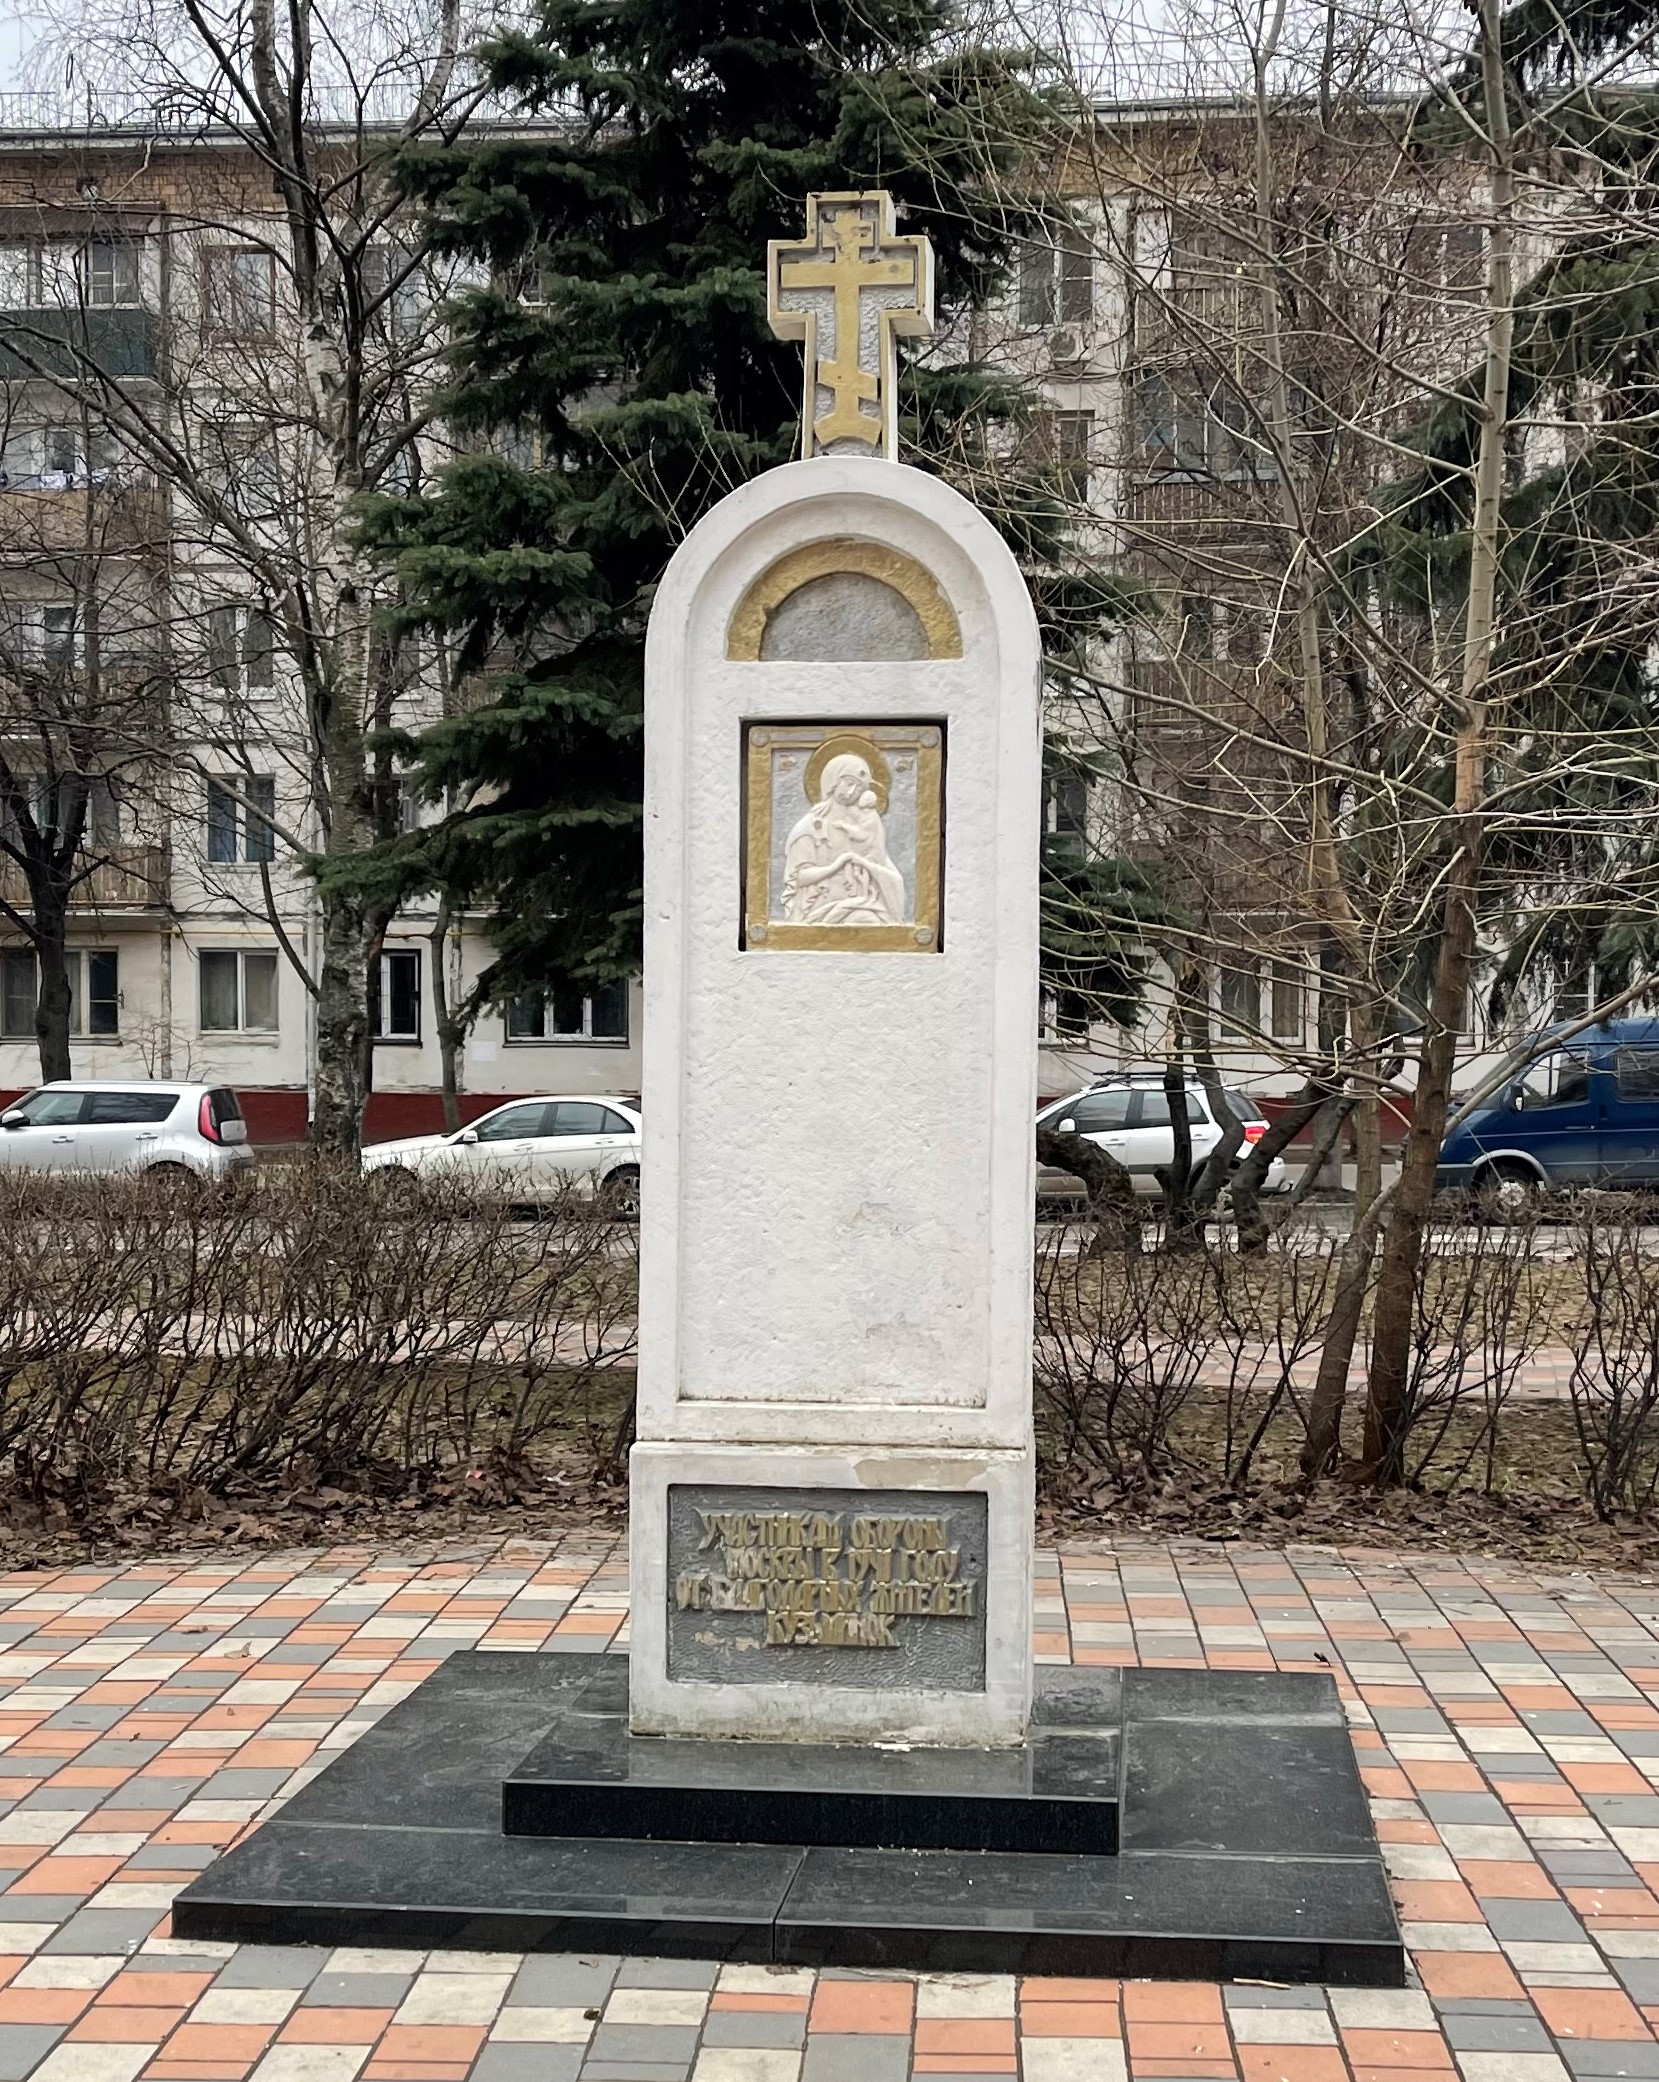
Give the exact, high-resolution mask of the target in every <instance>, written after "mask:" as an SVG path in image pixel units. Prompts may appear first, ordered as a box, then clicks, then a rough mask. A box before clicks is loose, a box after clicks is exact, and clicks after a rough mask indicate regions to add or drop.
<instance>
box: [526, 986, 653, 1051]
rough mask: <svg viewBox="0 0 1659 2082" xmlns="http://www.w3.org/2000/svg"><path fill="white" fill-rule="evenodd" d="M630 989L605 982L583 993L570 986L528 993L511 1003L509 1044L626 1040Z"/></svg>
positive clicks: (529, 991) (528, 991)
mask: <svg viewBox="0 0 1659 2082" xmlns="http://www.w3.org/2000/svg"><path fill="white" fill-rule="evenodd" d="M627 1038H628V986H627V985H626V984H625V983H602V984H600V986H599V988H598V989H597V990H595V991H593V992H591V993H587V994H584V993H583V992H582V991H580V990H576V989H574V988H572V987H570V986H568V985H555V986H554V988H553V989H552V990H527V991H525V992H523V993H522V994H521V995H520V996H518V997H516V998H513V999H511V1000H510V1001H509V1003H508V1006H507V1039H508V1040H509V1041H626V1040H627Z"/></svg>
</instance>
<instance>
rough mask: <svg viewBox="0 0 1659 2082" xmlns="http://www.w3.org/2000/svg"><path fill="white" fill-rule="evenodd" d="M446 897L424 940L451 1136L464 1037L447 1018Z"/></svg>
mask: <svg viewBox="0 0 1659 2082" xmlns="http://www.w3.org/2000/svg"><path fill="white" fill-rule="evenodd" d="M450 920H451V912H450V907H449V898H448V897H447V896H444V895H440V896H439V898H438V915H437V917H436V918H435V919H434V920H433V922H432V932H431V935H430V937H429V939H428V941H427V944H428V946H429V947H430V948H431V949H432V1024H433V1025H434V1026H435V1027H436V1029H437V1033H438V1075H439V1079H440V1081H441V1083H442V1087H443V1101H444V1127H445V1128H446V1129H447V1130H448V1132H449V1133H450V1134H451V1135H453V1134H454V1133H455V1132H456V1130H457V1129H458V1128H459V1127H460V1125H461V1087H460V1055H461V1048H462V1045H463V1044H464V1042H465V1041H466V1037H467V1030H466V1024H465V1022H464V1021H461V1020H457V1019H454V1018H452V1017H451V1013H450V1004H449V977H448V975H447V974H446V973H445V968H444V943H445V941H446V940H447V939H448V938H449V927H450Z"/></svg>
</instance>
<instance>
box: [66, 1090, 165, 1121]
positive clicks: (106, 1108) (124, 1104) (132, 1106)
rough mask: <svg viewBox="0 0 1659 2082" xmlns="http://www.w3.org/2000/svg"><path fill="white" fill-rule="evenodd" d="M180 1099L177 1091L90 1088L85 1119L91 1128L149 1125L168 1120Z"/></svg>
mask: <svg viewBox="0 0 1659 2082" xmlns="http://www.w3.org/2000/svg"><path fill="white" fill-rule="evenodd" d="M178 1103H179V1095H178V1093H177V1092H90V1093H89V1094H88V1095H87V1102H86V1113H85V1115H84V1116H83V1121H84V1125H85V1126H87V1127H89V1128H96V1127H105V1128H113V1127H130V1126H132V1125H134V1124H135V1123H141V1124H144V1125H148V1124H149V1123H151V1122H153V1121H164V1120H166V1118H167V1116H168V1115H169V1114H170V1113H171V1112H172V1111H173V1108H174V1107H175V1106H177V1104H178Z"/></svg>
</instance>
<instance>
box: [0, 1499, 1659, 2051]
mask: <svg viewBox="0 0 1659 2082" xmlns="http://www.w3.org/2000/svg"><path fill="white" fill-rule="evenodd" d="M1038 1626H1039V1631H1038V1636H1037V1652H1038V1654H1039V1656H1040V1657H1041V1658H1043V1659H1044V1660H1047V1661H1051V1662H1066V1661H1076V1662H1079V1663H1134V1662H1142V1663H1159V1664H1163V1665H1166V1666H1177V1665H1199V1664H1208V1665H1210V1666H1213V1667H1216V1668H1236V1669H1274V1668H1277V1669H1287V1670H1294V1669H1308V1668H1319V1667H1328V1668H1329V1669H1330V1670H1331V1671H1332V1672H1333V1673H1334V1674H1335V1676H1336V1678H1337V1681H1338V1683H1339V1685H1340V1686H1341V1689H1342V1692H1343V1696H1344V1698H1345V1700H1346V1702H1347V1706H1348V1712H1349V1716H1350V1720H1351V1723H1352V1728H1353V1735H1354V1740H1355V1742H1356V1744H1357V1745H1358V1749H1359V1753H1360V1760H1361V1764H1362V1767H1363V1770H1364V1775H1365V1779H1366V1783H1367V1786H1368V1788H1369V1791H1370V1795H1371V1799H1372V1804H1373V1808H1374V1811H1375V1814H1376V1820H1377V1829H1378V1834H1379V1835H1380V1837H1381V1839H1382V1842H1383V1846H1384V1850H1385V1853H1386V1856H1387V1860H1388V1864H1389V1868H1390V1871H1391V1873H1392V1875H1393V1881H1394V1887H1395V1891H1396V1894H1397V1896H1398V1899H1399V1904H1400V1912H1401V1916H1402V1918H1403V1921H1404V1926H1405V1933H1406V1939H1407V1943H1408V1945H1409V1948H1410V1952H1411V1958H1412V1966H1413V1977H1412V1985H1411V1987H1409V1988H1407V1989H1404V1990H1399V1991H1364V1990H1341V1989H1335V1990H1327V1989H1323V1988H1294V1987H1278V1986H1266V1985H1260V1984H1254V1985H1231V1986H1225V1987H1224V1986H1219V1985H1212V1984H1207V1983H1191V1982H1154V1981H1130V1982H1126V1983H1122V1984H1120V1983H1118V1982H1115V1981H1106V1980H1054V1979H1034V1978H1033V1979H1025V1980H1022V1981H1015V1980H1014V1979H1012V1978H1009V1977H1002V1976H982V1975H977V1976H968V1975H922V1976H915V1977H913V1976H906V1975H894V1974H888V1975H857V1974H833V1973H822V1974H815V1973H812V1972H810V1971H803V1970H799V1969H776V1968H767V1967H732V1966H717V1965H715V1964H713V1963H712V1962H711V1963H702V1962H698V1961H694V1960H693V1961H684V1960H674V1961H657V1960H647V1959H627V1958H611V1957H605V1958H600V1957H594V1956H582V1955H568V1956H566V1955H541V1956H534V1957H530V1958H519V1957H510V1956H506V1955H500V1954H494V1953H463V1952H442V1951H439V1952H403V1951H398V1952H393V1951H369V1950H359V1949H353V1948H346V1949H342V1950H335V1951H325V1950H320V1949H315V1950H312V1949H299V1948H294V1949H287V1948H278V1947H265V1946H255V1945H243V1946H230V1945H223V1946H215V1945H195V1944H184V1943H180V1942H177V1941H175V1940H174V1939H172V1938H171V1937H170V1936H169V1935H168V1929H169V1923H168V1917H169V1904H170V1902H171V1900H172V1897H173V1895H174V1894H175V1893H176V1892H177V1891H178V1889H179V1888H181V1887H183V1886H184V1885H186V1884H187V1883H188V1881H189V1880H190V1879H191V1878H192V1876H193V1875H194V1874H195V1873H196V1872H198V1871H199V1870H200V1869H201V1868H202V1867H203V1866H204V1865H206V1864H207V1863H209V1862H210V1861H211V1860H212V1859H213V1858H214V1857H215V1856H217V1854H218V1853H219V1851H220V1850H221V1849H223V1848H224V1846H226V1845H227V1844H229V1843H231V1842H232V1841H234V1840H235V1839H236V1837H238V1836H239V1835H240V1834H242V1833H243V1832H245V1831H246V1830H247V1829H248V1828H250V1827H251V1826H253V1825H254V1824H255V1823H257V1821H258V1820H259V1819H260V1818H261V1817H262V1816H264V1815H266V1814H268V1813H270V1812H271V1810H272V1809H273V1807H275V1806H276V1805H278V1804H280V1802H281V1801H282V1800H283V1799H284V1798H286V1797H287V1795H289V1794H290V1793H292V1792H293V1791H294V1790H295V1789H296V1788H297V1787H298V1786H300V1785H302V1784H304V1783H305V1781H306V1779H307V1778H308V1777H310V1776H312V1775H314V1774H315V1773H316V1772H317V1771H318V1770H319V1769H321V1768H322V1767H323V1766H324V1765H325V1764H326V1763H327V1762H328V1761H329V1759H330V1758H331V1757H332V1756H334V1755H335V1754H337V1753H338V1752H339V1750H341V1749H342V1748H343V1747H344V1746H345V1745H346V1744H348V1743H350V1742H351V1741H353V1740H354V1739H355V1737H356V1736H357V1735H359V1734H361V1732H362V1731H363V1729H364V1728H366V1727H368V1726H369V1725H370V1724H371V1723H372V1722H373V1721H374V1719H375V1718H376V1717H377V1716H378V1715H379V1714H381V1713H383V1712H385V1711H386V1709H387V1708H388V1707H390V1706H391V1705H392V1704H394V1703H395V1702H396V1701H397V1700H398V1699H401V1698H403V1697H404V1696H405V1695H406V1694H407V1693H408V1692H409V1691H410V1689H411V1688H412V1687H413V1686H415V1685H417V1684H419V1683H420V1681H421V1679H422V1678H423V1677H425V1676H427V1675H428V1674H429V1673H430V1672H431V1671H432V1670H433V1669H434V1668H435V1667H436V1666H437V1664H438V1663H439V1662H440V1661H441V1660H442V1659H443V1657H444V1656H445V1655H447V1654H449V1653H450V1652H451V1651H452V1650H454V1649H456V1648H459V1647H473V1646H480V1647H484V1648H502V1649H530V1650H536V1651H540V1652H544V1653H547V1654H557V1653H559V1652H560V1651H561V1650H565V1649H571V1648H582V1649H593V1648H616V1647H621V1646H623V1645H625V1643H626V1630H627V1582H626V1575H625V1569H624V1563H623V1559H622V1554H621V1551H620V1549H619V1547H618V1545H617V1543H616V1542H615V1541H614V1540H612V1539H611V1538H609V1537H599V1536H593V1537H575V1536H572V1537H569V1538H566V1539H564V1540H562V1541H560V1542H558V1543H556V1544H547V1543H530V1542H511V1543H508V1544H507V1545H505V1546H502V1547H499V1548H494V1549H489V1550H484V1549H480V1550H476V1551H471V1550H469V1551H468V1552H467V1553H466V1554H464V1555H461V1556H458V1557H456V1558H452V1559H447V1560H441V1561H430V1560H427V1561H421V1560H414V1559H408V1558H400V1557H399V1556H398V1555H397V1554H395V1553H385V1552H371V1551H367V1550H362V1549H355V1548H351V1549H346V1548H342V1549H334V1550H329V1551H318V1552H315V1553H308V1554H304V1555H291V1556H277V1557H270V1558H264V1559H257V1560H249V1559H246V1558H234V1557H232V1558H227V1559H226V1560H224V1561H222V1562H220V1561H214V1560H196V1561H189V1562H181V1561H178V1560H176V1559H175V1560H169V1561H165V1562H157V1563H153V1564H150V1563H135V1564H132V1565H131V1566H128V1567H123V1568H81V1569H65V1570H60V1571H56V1572H50V1573H37V1574H26V1575H24V1574H20V1575H13V1576H7V1577H0V2082H28V2078H39V2082H142V2078H155V2082H245V2078H249V2077H252V2078H254V2082H359V2078H361V2082H912V2078H922V2077H926V2078H927V2082H950V2078H952V2077H963V2078H989V2077H994V2076H1010V2077H1018V2078H1023V2082H1129V2078H1131V2077H1133V2078H1135V2082H1141V2078H1145V2082H1153V2078H1157V2082H1437V2078H1440V2077H1452V2076H1457V2075H1461V2076H1462V2077H1463V2082H1621V2078H1625V2077H1629V2078H1632V2082H1659V1891H1656V1890H1659V1587H1651V1588H1650V1587H1647V1586H1645V1585H1641V1584H1639V1583H1637V1582H1636V1581H1635V1580H1634V1579H1630V1580H1615V1579H1606V1580H1601V1581H1598V1580H1596V1579H1593V1578H1591V1577H1587V1576H1574V1575H1562V1574H1553V1573H1543V1572H1539V1573H1529V1572H1527V1571H1526V1570H1524V1569H1520V1568H1517V1567H1515V1566H1513V1565H1510V1564H1506V1563H1502V1562H1460V1561H1456V1560H1451V1559H1446V1558H1444V1557H1440V1556H1433V1557H1417V1558H1413V1557H1410V1556H1379V1555H1371V1554H1358V1553H1355V1554H1343V1553H1337V1552H1334V1551H1330V1550H1312V1549H1309V1550H1304V1551H1294V1550H1293V1551H1292V1552H1290V1553H1288V1554H1283V1553H1277V1552H1267V1551H1262V1550H1255V1549H1244V1548H1229V1549H1226V1550H1225V1551H1223V1550H1220V1549H1205V1548H1200V1547H1188V1548H1183V1549H1182V1550H1180V1551H1178V1552H1177V1551H1171V1550H1169V1549H1165V1548H1160V1547H1152V1546H1145V1545H1133V1546H1130V1545H1120V1546H1119V1547H1117V1548H1115V1549H1114V1550H1112V1551H1109V1552H1108V1551H1097V1550H1091V1551H1084V1550H1081V1549H1078V1550H1069V1549H1068V1550H1066V1551H1063V1552H1061V1553H1059V1554H1055V1553H1047V1554H1045V1555H1043V1556H1042V1557H1041V1561H1040V1572H1039V1614H1038Z"/></svg>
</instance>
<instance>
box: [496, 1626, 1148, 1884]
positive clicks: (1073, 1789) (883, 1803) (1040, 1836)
mask: <svg viewBox="0 0 1659 2082" xmlns="http://www.w3.org/2000/svg"><path fill="white" fill-rule="evenodd" d="M605 1660H607V1661H608V1662H609V1663H610V1665H611V1668H610V1670H608V1671H606V1672H604V1673H603V1674H602V1675H601V1676H600V1677H599V1678H596V1679H595V1681H594V1682H593V1683H591V1684H589V1685H587V1686H585V1687H583V1688H582V1689H581V1690H580V1691H578V1692H577V1694H576V1695H575V1697H574V1698H573V1699H572V1701H571V1703H570V1705H569V1707H568V1708H567V1709H566V1711H565V1712H563V1713H561V1714H560V1716H559V1717H558V1719H557V1720H556V1721H555V1722H554V1723H553V1726H552V1728H551V1730H550V1731H549V1733H548V1734H547V1736H546V1737H545V1739H544V1740H543V1741H541V1742H539V1743H538V1744H537V1745H536V1747H535V1748H534V1749H533V1750H532V1751H531V1752H530V1754H529V1755H528V1756H527V1757H526V1758H525V1760H524V1762H523V1763H522V1764H520V1765H519V1767H518V1769H517V1770H516V1771H513V1772H511V1773H509V1774H508V1777H507V1780H506V1783H505V1785H504V1786H503V1787H502V1807H501V1813H502V1823H503V1826H504V1827H505V1829H506V1831H507V1834H508V1835H509V1836H578V1837H595V1836H605V1837H621V1838H626V1839H629V1840H633V1841H638V1840H640V1839H641V1838H644V1839H648V1840H651V1841H656V1842H664V1841H666V1842H676V1841H678V1842H683V1841H685V1840H686V1839H688V1838H689V1839H690V1840H691V1841H693V1842H695V1843H766V1844H794V1845H798V1846H800V1847H801V1848H802V1849H831V1850H848V1849H862V1850H908V1851H1037V1852H1041V1851H1052V1852H1059V1853H1078V1852H1081V1853H1084V1854H1087V1855H1089V1856H1093V1857H1104V1856H1110V1854H1111V1853H1112V1852H1114V1851H1115V1850H1116V1849H1117V1847H1118V1783H1119V1777H1120V1747H1121V1745H1120V1743H1119V1739H1118V1720H1119V1712H1120V1707H1119V1699H1118V1687H1117V1685H1116V1683H1115V1681H1114V1682H1113V1683H1112V1684H1111V1685H1109V1686H1101V1685H1098V1684H1097V1685H1095V1686H1094V1687H1093V1688H1092V1689H1091V1690H1088V1691H1084V1692H1080V1693H1078V1694H1076V1695H1075V1697H1074V1698H1073V1699H1072V1701H1071V1705H1072V1709H1073V1717H1072V1718H1070V1719H1068V1720H1067V1722H1066V1723H1065V1725H1064V1726H1052V1725H1046V1724H1039V1725H1038V1726H1036V1727H1034V1728H1033V1729H1032V1733H1031V1740H1030V1741H1029V1742H1027V1743H1026V1744H1025V1745H1024V1746H1023V1747H1022V1748H1020V1749H1017V1750H945V1749H906V1748H902V1747H896V1746H894V1745H892V1744H889V1745H887V1746H885V1747H881V1748H878V1747H875V1746H874V1745H871V1744H868V1743H865V1744H857V1745H854V1744H848V1745H846V1746H844V1747H827V1746H826V1747H809V1746H807V1745H804V1744H801V1743H787V1742H716V1741H696V1742H682V1741H674V1740H670V1739H665V1738H656V1739H650V1740H636V1739H635V1738H634V1737H633V1736H631V1735H630V1734H629V1733H628V1697H627V1687H626V1685H625V1684H618V1683H617V1682H616V1678H617V1677H618V1676H625V1675H626V1665H625V1664H623V1662H622V1659H621V1657H619V1656H612V1657H609V1658H606V1659H605ZM1113 1677H1114V1680H1115V1677H1116V1673H1115V1672H1114V1673H1113ZM1090 1712H1092V1713H1093V1714H1094V1715H1095V1716H1096V1718H1095V1721H1094V1724H1093V1725H1090V1724H1089V1722H1088V1720H1087V1719H1085V1718H1079V1717H1077V1716H1079V1715H1085V1714H1087V1713H1090Z"/></svg>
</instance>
